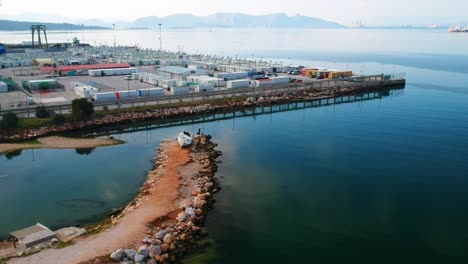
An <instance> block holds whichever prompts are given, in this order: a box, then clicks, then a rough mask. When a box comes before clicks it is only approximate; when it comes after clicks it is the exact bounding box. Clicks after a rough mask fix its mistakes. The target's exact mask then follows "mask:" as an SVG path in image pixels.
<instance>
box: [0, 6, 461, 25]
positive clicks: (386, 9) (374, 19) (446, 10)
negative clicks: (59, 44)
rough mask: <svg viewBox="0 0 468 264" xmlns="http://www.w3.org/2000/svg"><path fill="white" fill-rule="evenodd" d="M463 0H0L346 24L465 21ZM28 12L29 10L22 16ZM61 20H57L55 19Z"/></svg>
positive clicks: (131, 13) (109, 11)
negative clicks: (298, 16) (295, 17)
mask: <svg viewBox="0 0 468 264" xmlns="http://www.w3.org/2000/svg"><path fill="white" fill-rule="evenodd" d="M467 10H468V1H467V0H445V1H433V0H432V1H428V0H328V1H324V0H320V1H316V0H196V1H189V0H169V1H160V0H132V1H128V0H127V1H122V0H76V1H69V0H3V4H2V6H1V7H0V18H2V17H3V18H9V17H11V16H16V15H19V14H24V13H49V14H55V15H59V16H62V17H69V18H73V19H90V18H99V19H103V20H107V21H111V20H132V19H135V18H138V17H143V16H153V15H154V16H167V15H171V14H174V13H193V14H196V15H209V14H212V13H215V12H239V13H247V14H258V15H259V14H271V13H279V12H283V13H287V14H289V15H296V14H301V15H307V16H314V17H319V18H323V19H326V20H332V21H337V22H340V23H343V24H350V23H351V21H352V20H356V19H360V20H362V22H363V23H364V24H368V25H406V24H432V23H435V24H450V23H462V22H465V21H467V20H468V19H467V16H466V14H467V12H468V11H467ZM24 17H25V18H27V16H24ZM57 22H59V21H57Z"/></svg>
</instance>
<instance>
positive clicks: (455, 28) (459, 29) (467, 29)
mask: <svg viewBox="0 0 468 264" xmlns="http://www.w3.org/2000/svg"><path fill="white" fill-rule="evenodd" d="M448 32H449V33H457V32H465V33H467V32H468V27H464V28H462V27H461V26H452V27H450V28H449V29H448Z"/></svg>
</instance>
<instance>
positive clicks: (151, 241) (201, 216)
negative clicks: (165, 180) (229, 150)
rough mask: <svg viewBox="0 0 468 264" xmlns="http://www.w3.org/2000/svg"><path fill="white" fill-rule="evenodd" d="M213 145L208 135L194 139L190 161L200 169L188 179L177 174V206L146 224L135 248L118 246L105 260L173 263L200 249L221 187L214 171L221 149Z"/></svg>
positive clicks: (157, 163)
mask: <svg viewBox="0 0 468 264" xmlns="http://www.w3.org/2000/svg"><path fill="white" fill-rule="evenodd" d="M216 146H217V145H216V144H214V143H212V142H211V141H210V136H200V137H197V138H195V139H194V143H193V145H192V146H191V157H192V160H191V161H190V162H195V163H198V164H199V165H201V166H199V167H198V168H201V169H200V170H199V171H198V173H196V175H195V176H194V177H192V178H190V179H183V178H180V180H181V183H180V186H179V191H180V197H181V199H180V207H179V209H178V210H177V211H176V212H174V213H173V214H171V217H170V218H168V219H164V218H162V219H159V220H156V221H155V222H154V223H153V224H152V225H149V226H150V228H149V230H148V233H147V236H146V237H144V238H142V242H141V245H140V246H139V247H138V248H122V249H118V250H116V251H114V252H112V253H111V254H110V255H109V256H108V257H107V261H106V262H109V263H128V264H130V263H147V264H155V263H165V264H167V263H175V262H177V261H178V260H180V259H181V258H183V257H184V256H185V255H187V254H190V253H191V252H193V251H195V250H197V249H199V247H200V245H199V243H197V242H198V241H199V240H200V239H201V238H203V237H204V236H206V235H207V234H208V231H207V230H206V229H205V228H204V227H203V226H204V222H205V219H206V216H207V214H208V212H209V210H210V209H211V208H212V207H213V205H214V202H215V200H214V198H213V195H214V194H215V193H216V192H218V191H219V190H220V187H219V185H218V182H217V180H216V178H215V173H216V171H217V169H218V165H217V163H218V162H217V158H218V157H219V156H220V155H221V152H220V151H217V150H215V147H216ZM163 159H164V158H163ZM155 166H164V162H163V160H161V159H157V160H155Z"/></svg>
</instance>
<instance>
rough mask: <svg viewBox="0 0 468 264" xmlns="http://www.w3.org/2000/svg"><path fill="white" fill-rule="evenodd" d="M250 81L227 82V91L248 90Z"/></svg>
mask: <svg viewBox="0 0 468 264" xmlns="http://www.w3.org/2000/svg"><path fill="white" fill-rule="evenodd" d="M249 85H250V81H248V80H234V81H228V82H227V88H228V89H238V88H248V87H249Z"/></svg>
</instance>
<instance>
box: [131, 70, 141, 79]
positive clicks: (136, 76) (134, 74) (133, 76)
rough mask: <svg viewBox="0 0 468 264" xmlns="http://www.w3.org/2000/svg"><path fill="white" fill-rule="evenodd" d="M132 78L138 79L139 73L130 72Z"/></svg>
mask: <svg viewBox="0 0 468 264" xmlns="http://www.w3.org/2000/svg"><path fill="white" fill-rule="evenodd" d="M132 80H140V74H139V73H137V72H136V73H132Z"/></svg>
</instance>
